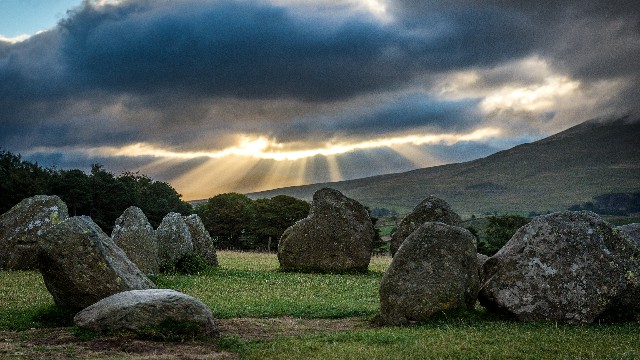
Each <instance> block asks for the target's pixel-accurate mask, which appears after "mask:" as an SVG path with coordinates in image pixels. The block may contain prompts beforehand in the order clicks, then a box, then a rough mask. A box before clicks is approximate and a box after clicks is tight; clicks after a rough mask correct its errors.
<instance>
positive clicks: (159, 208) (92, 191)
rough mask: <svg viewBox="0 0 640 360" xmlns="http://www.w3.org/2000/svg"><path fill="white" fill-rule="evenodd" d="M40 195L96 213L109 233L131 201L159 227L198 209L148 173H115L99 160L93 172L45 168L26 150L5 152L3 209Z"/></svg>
mask: <svg viewBox="0 0 640 360" xmlns="http://www.w3.org/2000/svg"><path fill="white" fill-rule="evenodd" d="M40 194H45V195H57V196H59V197H60V198H61V199H62V201H64V202H65V203H66V204H67V207H68V208H69V215H71V216H78V215H88V216H91V218H92V219H93V221H95V223H96V224H98V225H99V226H100V228H102V229H103V230H104V231H105V232H106V233H107V234H110V233H111V230H112V229H113V226H114V223H115V220H116V219H117V218H118V217H119V216H120V215H122V213H123V212H124V210H125V209H126V208H128V207H129V206H137V207H139V208H140V209H141V210H142V211H143V212H144V213H145V215H146V216H147V218H148V219H149V222H150V223H151V225H153V226H154V227H157V226H158V225H160V222H161V221H162V218H163V217H164V216H165V215H166V214H167V213H169V212H178V213H181V214H191V213H192V212H193V209H192V207H191V205H189V204H188V203H187V202H185V201H183V200H182V199H181V195H180V194H178V193H177V192H176V190H175V189H174V188H173V187H171V185H169V184H167V183H164V182H161V181H154V180H152V179H150V178H149V177H147V176H146V175H140V174H138V173H131V172H125V173H123V174H121V175H120V176H114V175H113V174H112V173H110V172H108V171H106V170H105V169H104V168H103V166H102V165H100V164H93V165H92V166H91V171H90V172H89V173H85V172H84V171H82V170H78V169H73V170H58V169H54V168H43V167H41V166H39V165H38V164H37V163H32V162H30V161H26V160H23V159H22V158H21V156H20V155H17V154H13V153H10V152H7V151H0V214H1V213H4V212H6V211H7V210H9V209H10V208H11V207H12V206H14V205H16V204H17V203H19V202H20V201H22V200H23V199H25V198H28V197H31V196H34V195H40Z"/></svg>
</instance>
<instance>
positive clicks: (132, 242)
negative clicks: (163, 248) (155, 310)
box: [111, 206, 160, 275]
mask: <svg viewBox="0 0 640 360" xmlns="http://www.w3.org/2000/svg"><path fill="white" fill-rule="evenodd" d="M111 238H112V239H113V242H114V243H116V245H118V247H120V248H121V249H122V250H123V251H124V252H125V254H127V256H128V257H129V260H131V261H132V262H133V263H134V264H136V266H137V267H138V268H139V269H140V270H141V271H142V272H143V273H145V274H147V275H153V274H157V273H158V272H159V270H160V266H159V259H158V240H157V239H156V232H155V230H153V227H152V226H151V224H150V223H149V220H147V217H146V216H145V215H144V213H143V212H142V210H140V208H138V207H135V206H131V207H129V208H127V209H126V210H125V211H124V213H122V215H120V217H119V218H118V219H117V220H116V223H115V226H114V227H113V231H112V232H111Z"/></svg>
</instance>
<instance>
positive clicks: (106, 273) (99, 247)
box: [39, 216, 155, 309]
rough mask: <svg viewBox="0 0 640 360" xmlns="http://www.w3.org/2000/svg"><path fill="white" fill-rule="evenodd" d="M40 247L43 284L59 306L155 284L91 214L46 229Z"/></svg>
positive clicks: (78, 306)
mask: <svg viewBox="0 0 640 360" xmlns="http://www.w3.org/2000/svg"><path fill="white" fill-rule="evenodd" d="M39 246H40V254H39V255H40V256H39V260H40V264H39V267H40V272H41V273H42V277H43V279H44V283H45V286H46V287H47V289H48V290H49V292H50V293H51V295H52V296H53V300H54V302H55V303H56V304H57V305H58V306H60V307H62V308H66V309H82V308H85V307H87V306H89V305H91V304H93V303H95V302H97V301H99V300H101V299H103V298H105V297H107V296H110V295H113V294H115V293H119V292H122V291H127V290H134V289H150V288H153V287H155V285H154V284H153V282H151V280H149V279H148V278H147V277H146V276H145V275H144V274H143V273H142V272H141V271H140V270H139V269H138V267H136V266H135V264H133V263H132V262H131V261H130V260H129V258H127V255H126V254H125V253H124V252H123V251H122V250H121V249H120V248H119V247H118V246H117V245H116V244H114V243H113V241H112V240H111V239H110V238H109V237H108V236H107V235H106V234H105V233H104V232H103V231H102V230H101V229H100V227H98V225H96V224H95V223H94V222H93V220H91V218H90V217H87V216H78V217H72V218H69V219H66V220H65V221H63V222H61V223H60V224H58V225H56V226H55V227H51V228H49V229H47V230H45V231H44V233H43V235H42V240H41V241H40V242H39Z"/></svg>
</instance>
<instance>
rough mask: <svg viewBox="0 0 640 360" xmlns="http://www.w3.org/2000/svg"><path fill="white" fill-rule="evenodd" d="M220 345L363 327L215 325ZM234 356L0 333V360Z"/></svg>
mask: <svg viewBox="0 0 640 360" xmlns="http://www.w3.org/2000/svg"><path fill="white" fill-rule="evenodd" d="M217 322H218V327H219V328H220V333H221V335H222V339H223V340H222V341H224V339H229V338H235V339H242V340H248V341H250V340H268V339H272V338H276V337H283V336H285V337H286V336H300V335H308V334H319V333H330V332H336V331H343V330H353V329H358V328H366V327H368V326H369V325H368V322H367V321H366V320H363V319H360V318H347V319H297V318H292V317H283V318H272V319H253V318H238V319H219V320H217ZM236 356H237V354H235V353H233V352H230V351H225V350H224V349H221V347H220V346H219V345H218V343H217V341H216V340H211V341H208V340H198V341H183V342H165V341H153V340H145V339H140V338H139V337H137V336H135V335H127V334H123V335H114V336H100V337H96V338H92V339H89V340H82V339H80V338H78V336H76V335H75V334H74V333H73V332H72V331H71V330H70V329H69V328H46V329H31V330H25V331H0V358H11V359H52V358H54V359H77V358H81V359H87V358H91V359H104V358H109V359H137V360H138V359H193V360H199V359H232V358H235V357H236Z"/></svg>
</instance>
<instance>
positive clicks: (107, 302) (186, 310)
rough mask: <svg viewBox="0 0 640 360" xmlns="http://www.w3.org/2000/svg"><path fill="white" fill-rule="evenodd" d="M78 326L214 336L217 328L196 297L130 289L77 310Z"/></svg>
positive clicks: (159, 290)
mask: <svg viewBox="0 0 640 360" xmlns="http://www.w3.org/2000/svg"><path fill="white" fill-rule="evenodd" d="M73 321H74V323H75V324H76V325H77V326H78V327H79V328H82V329H87V330H92V331H96V332H102V333H108V332H111V331H123V330H125V331H132V332H148V331H160V332H162V331H167V330H168V331H172V332H174V331H175V332H177V333H178V334H181V333H186V335H195V336H209V337H217V336H218V335H219V332H218V328H217V326H216V323H215V319H214V317H213V313H212V312H211V309H209V308H208V307H207V306H206V305H205V304H203V303H202V302H201V301H200V300H198V299H196V298H194V297H191V296H188V295H185V294H183V293H180V292H177V291H174V290H167V289H152V290H131V291H125V292H121V293H118V294H115V295H111V296H109V297H107V298H105V299H102V300H100V301H99V302H97V303H95V304H93V305H91V306H89V307H87V308H86V309H84V310H82V311H80V312H79V313H78V314H76V316H75V317H74V319H73Z"/></svg>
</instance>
